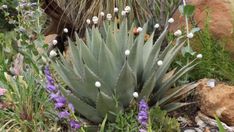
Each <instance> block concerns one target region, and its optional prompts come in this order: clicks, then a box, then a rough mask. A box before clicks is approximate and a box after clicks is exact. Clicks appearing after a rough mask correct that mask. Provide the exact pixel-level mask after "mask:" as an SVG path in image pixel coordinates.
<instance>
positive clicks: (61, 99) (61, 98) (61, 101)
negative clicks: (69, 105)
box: [55, 96, 66, 104]
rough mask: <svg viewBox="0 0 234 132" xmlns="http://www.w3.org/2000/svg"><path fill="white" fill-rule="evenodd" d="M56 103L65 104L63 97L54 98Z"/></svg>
mask: <svg viewBox="0 0 234 132" xmlns="http://www.w3.org/2000/svg"><path fill="white" fill-rule="evenodd" d="M55 101H56V103H64V104H66V98H65V97H63V96H58V97H57V98H55Z"/></svg>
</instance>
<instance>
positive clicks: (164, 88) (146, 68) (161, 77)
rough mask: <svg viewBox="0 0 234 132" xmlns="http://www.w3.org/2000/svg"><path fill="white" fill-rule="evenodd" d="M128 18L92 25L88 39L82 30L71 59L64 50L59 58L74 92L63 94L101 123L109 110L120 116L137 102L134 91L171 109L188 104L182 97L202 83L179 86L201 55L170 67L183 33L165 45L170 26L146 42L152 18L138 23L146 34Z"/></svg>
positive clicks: (72, 46)
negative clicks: (134, 29) (135, 32)
mask: <svg viewBox="0 0 234 132" xmlns="http://www.w3.org/2000/svg"><path fill="white" fill-rule="evenodd" d="M126 23H127V19H125V21H124V22H123V23H122V24H121V26H120V29H119V31H118V29H117V26H116V23H113V22H107V23H105V24H104V28H103V30H101V33H100V32H99V30H98V28H95V27H93V28H92V29H88V30H87V32H86V34H87V35H86V43H85V42H84V41H83V40H82V39H80V38H79V37H78V36H77V37H76V41H75V42H72V41H71V40H69V46H70V47H69V53H70V55H71V57H70V58H69V60H71V61H67V60H66V59H64V58H63V56H61V60H56V61H55V62H54V64H53V65H54V68H55V69H56V72H57V73H58V74H59V75H60V77H61V78H62V79H63V81H64V82H65V83H66V85H67V86H69V88H70V90H71V93H69V94H68V93H67V92H66V90H65V89H61V90H62V91H63V94H64V95H65V96H66V97H67V98H68V100H69V101H70V102H71V103H72V104H74V106H75V107H76V108H77V109H76V110H77V112H78V113H80V114H81V115H83V116H84V117H85V118H87V119H89V120H91V121H93V122H95V123H100V122H101V121H102V120H103V119H104V117H105V116H106V114H108V121H112V122H113V121H115V118H116V114H117V113H119V112H121V111H124V110H125V108H128V107H129V105H130V104H131V103H132V102H133V100H134V96H133V93H134V92H137V93H139V98H137V100H140V99H143V98H144V99H146V100H147V102H149V105H150V106H154V105H155V104H158V105H160V106H161V107H162V108H163V109H166V110H168V111H171V110H175V109H177V108H179V107H181V106H184V105H187V103H179V102H178V100H180V99H181V97H182V95H186V94H188V93H189V92H190V91H191V90H192V89H193V88H195V87H196V85H195V84H186V85H184V86H178V87H173V85H174V83H175V82H176V81H177V80H178V79H179V78H180V77H181V76H183V75H184V74H185V73H187V72H188V71H190V70H191V69H192V68H193V67H195V65H196V64H194V63H195V60H196V59H195V60H194V61H192V62H190V63H188V64H187V65H185V66H184V67H182V68H181V69H178V70H177V69H172V70H171V69H170V64H171V63H172V61H173V60H174V58H175V57H176V54H177V53H178V52H179V51H180V49H181V48H182V47H183V46H184V43H183V41H182V40H183V39H181V37H180V38H178V39H180V40H181V41H182V42H181V43H176V44H175V45H172V44H168V46H167V47H166V48H165V49H164V50H163V51H161V44H162V41H163V40H164V39H165V36H166V34H167V28H165V30H164V32H163V33H162V34H161V35H160V37H159V38H158V40H157V41H156V42H155V43H154V42H153V36H154V34H152V35H151V37H150V39H148V40H147V41H146V42H145V40H144V36H145V34H146V29H147V24H145V25H144V27H143V28H138V29H139V33H140V34H139V36H137V37H135V36H134V35H133V33H132V32H131V31H132V29H131V30H130V33H129V30H128V26H127V24H126ZM132 27H133V26H132ZM177 42H180V41H179V40H178V41H177ZM70 62H71V63H70ZM137 96H138V95H137ZM90 115H92V116H90Z"/></svg>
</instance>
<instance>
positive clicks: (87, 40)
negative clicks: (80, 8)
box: [76, 28, 92, 44]
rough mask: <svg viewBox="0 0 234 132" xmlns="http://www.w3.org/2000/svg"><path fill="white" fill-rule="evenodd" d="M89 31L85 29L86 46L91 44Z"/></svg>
mask: <svg viewBox="0 0 234 132" xmlns="http://www.w3.org/2000/svg"><path fill="white" fill-rule="evenodd" d="M89 30H90V29H88V28H87V29H86V31H85V38H86V43H87V44H91V43H92V40H91V34H90V32H91V31H89ZM76 40H78V39H76Z"/></svg>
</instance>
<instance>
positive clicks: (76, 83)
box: [53, 62, 87, 97]
mask: <svg viewBox="0 0 234 132" xmlns="http://www.w3.org/2000/svg"><path fill="white" fill-rule="evenodd" d="M53 67H54V69H55V70H56V72H57V73H58V74H59V75H60V77H61V78H62V79H63V81H64V82H65V83H66V84H67V85H68V86H69V87H70V88H71V89H72V91H73V92H74V93H75V94H76V95H78V96H79V97H83V96H86V95H87V94H86V93H85V89H84V87H82V81H81V78H80V77H78V76H77V75H76V74H74V72H73V71H72V69H71V68H69V67H65V66H64V65H63V64H61V62H57V63H53Z"/></svg>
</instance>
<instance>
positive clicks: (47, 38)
mask: <svg viewBox="0 0 234 132" xmlns="http://www.w3.org/2000/svg"><path fill="white" fill-rule="evenodd" d="M57 36H58V35H57V34H50V35H47V36H45V40H44V43H46V44H52V41H53V40H54V39H55V38H56V37H57Z"/></svg>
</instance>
